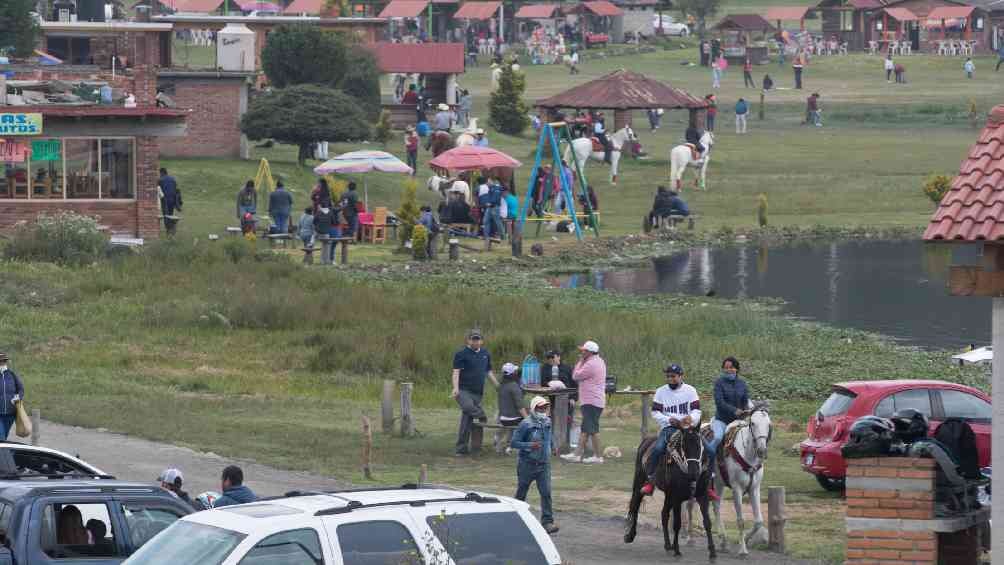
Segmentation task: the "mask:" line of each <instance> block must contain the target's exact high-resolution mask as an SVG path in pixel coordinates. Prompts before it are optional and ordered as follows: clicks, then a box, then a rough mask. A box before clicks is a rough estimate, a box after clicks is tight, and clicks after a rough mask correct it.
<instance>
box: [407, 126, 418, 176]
mask: <svg viewBox="0 0 1004 565" xmlns="http://www.w3.org/2000/svg"><path fill="white" fill-rule="evenodd" d="M404 149H405V150H406V151H407V152H408V166H409V167H411V176H415V174H416V171H418V134H417V133H415V127H414V126H408V129H407V131H406V132H405V134H404Z"/></svg>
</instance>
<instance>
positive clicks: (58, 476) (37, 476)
mask: <svg viewBox="0 0 1004 565" xmlns="http://www.w3.org/2000/svg"><path fill="white" fill-rule="evenodd" d="M37 479H109V480H115V476H114V475H99V474H97V473H48V474H46V473H30V474H24V475H21V474H7V475H0V481H21V480H37Z"/></svg>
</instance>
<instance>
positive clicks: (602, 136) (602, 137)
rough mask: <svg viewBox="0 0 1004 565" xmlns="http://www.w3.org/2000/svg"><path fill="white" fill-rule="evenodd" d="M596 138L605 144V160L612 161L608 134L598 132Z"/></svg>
mask: <svg viewBox="0 0 1004 565" xmlns="http://www.w3.org/2000/svg"><path fill="white" fill-rule="evenodd" d="M596 140H597V141H599V142H600V143H601V144H602V145H603V160H604V161H606V162H607V163H609V162H610V140H609V139H607V134H605V133H598V134H596Z"/></svg>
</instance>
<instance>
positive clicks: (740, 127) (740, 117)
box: [736, 114, 746, 133]
mask: <svg viewBox="0 0 1004 565" xmlns="http://www.w3.org/2000/svg"><path fill="white" fill-rule="evenodd" d="M736 133H746V114H736Z"/></svg>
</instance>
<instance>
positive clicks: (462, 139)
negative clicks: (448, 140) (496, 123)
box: [455, 118, 478, 147]
mask: <svg viewBox="0 0 1004 565" xmlns="http://www.w3.org/2000/svg"><path fill="white" fill-rule="evenodd" d="M477 131H478V119H477V118H471V120H470V122H469V123H468V125H467V129H465V130H464V132H463V133H461V134H460V135H458V136H457V141H456V143H455V146H456V147H464V146H467V145H474V140H475V138H474V134H475V132H477Z"/></svg>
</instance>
